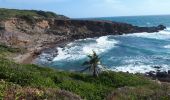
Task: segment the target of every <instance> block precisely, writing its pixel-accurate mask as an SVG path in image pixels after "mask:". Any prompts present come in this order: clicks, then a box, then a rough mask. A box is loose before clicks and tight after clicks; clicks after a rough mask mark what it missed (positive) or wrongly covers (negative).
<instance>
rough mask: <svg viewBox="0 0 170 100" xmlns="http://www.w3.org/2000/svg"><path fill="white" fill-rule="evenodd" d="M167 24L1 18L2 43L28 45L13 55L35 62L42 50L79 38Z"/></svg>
mask: <svg viewBox="0 0 170 100" xmlns="http://www.w3.org/2000/svg"><path fill="white" fill-rule="evenodd" d="M165 28H166V27H165V26H163V25H159V26H155V27H138V26H133V25H131V24H127V23H119V22H111V21H96V20H95V21H93V20H73V19H54V18H35V19H34V22H29V20H27V19H24V18H10V19H5V20H0V43H3V44H6V45H9V46H13V47H19V48H24V49H25V50H26V53H25V54H19V55H17V56H16V57H13V60H14V61H16V62H19V63H32V61H33V59H35V58H36V57H37V56H38V55H39V54H41V52H42V51H44V50H46V49H48V48H53V47H56V46H59V45H60V46H61V44H62V45H63V44H65V43H68V42H70V41H74V40H77V39H85V38H93V37H99V36H105V35H122V34H130V33H139V32H148V33H151V32H158V31H160V30H164V29H165Z"/></svg>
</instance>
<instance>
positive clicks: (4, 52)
mask: <svg viewBox="0 0 170 100" xmlns="http://www.w3.org/2000/svg"><path fill="white" fill-rule="evenodd" d="M24 52H25V50H24V49H21V48H14V47H9V46H6V45H4V44H0V57H1V58H2V57H3V58H5V57H7V56H8V57H9V55H11V54H17V53H24Z"/></svg>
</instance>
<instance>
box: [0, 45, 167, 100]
mask: <svg viewBox="0 0 170 100" xmlns="http://www.w3.org/2000/svg"><path fill="white" fill-rule="evenodd" d="M5 51H7V52H13V51H15V49H14V48H9V47H4V46H0V52H5ZM16 51H17V49H16ZM0 54H1V53H0ZM0 79H1V80H3V81H5V83H3V82H0V97H1V98H3V97H4V96H5V95H8V92H6V91H7V90H6V89H4V85H5V86H7V87H8V86H10V87H11V85H9V84H12V86H13V85H17V86H18V87H21V90H22V89H23V90H27V88H26V89H25V87H31V89H32V88H33V89H38V91H40V90H39V89H41V90H42V89H44V90H48V89H49V88H53V89H54V90H53V91H52V92H50V93H49V92H48V93H49V94H48V95H47V94H43V95H41V96H40V97H41V98H43V99H44V98H50V94H51V95H54V94H56V93H55V92H54V91H56V90H57V89H64V90H67V91H70V92H73V93H75V94H78V95H80V96H81V97H82V98H86V99H88V100H102V99H104V98H106V96H107V95H108V94H110V93H111V92H112V91H115V92H114V93H113V94H110V98H114V100H115V97H116V98H119V99H122V98H123V97H125V98H126V97H127V98H129V100H131V99H134V100H138V99H139V98H140V99H146V98H153V97H155V95H157V94H162V95H160V96H158V99H162V98H163V100H164V99H167V98H168V96H167V95H168V94H167V93H168V92H170V90H169V87H168V86H166V88H165V87H162V86H161V85H158V84H157V83H155V82H152V81H150V80H149V79H148V78H146V77H143V76H141V75H133V74H128V73H121V72H120V73H117V72H103V73H102V74H100V75H99V77H98V78H93V77H91V76H90V75H87V74H81V73H71V72H63V71H58V70H55V69H51V68H47V67H46V68H44V67H39V66H37V65H21V64H16V63H14V62H11V61H9V60H7V59H4V58H2V57H1V58H0ZM125 86H126V87H127V88H122V89H117V88H120V87H125ZM130 87H133V88H130ZM44 90H43V91H44ZM155 91H156V92H155ZM13 93H15V95H16V91H14V92H13ZM38 93H39V92H38ZM44 93H46V92H44ZM19 94H21V93H19ZM23 94H24V93H23ZM23 94H22V95H23ZM22 95H19V96H18V95H17V96H16V98H19V97H20V96H22ZM32 96H33V97H34V96H35V97H36V98H39V95H37V94H36V95H35V94H32ZM168 99H169V98H168ZM168 99H167V100H168ZM123 100H124V98H123Z"/></svg>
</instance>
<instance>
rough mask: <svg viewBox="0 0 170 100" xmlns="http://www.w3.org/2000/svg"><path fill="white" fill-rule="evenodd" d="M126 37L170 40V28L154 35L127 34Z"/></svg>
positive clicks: (145, 33)
mask: <svg viewBox="0 0 170 100" xmlns="http://www.w3.org/2000/svg"><path fill="white" fill-rule="evenodd" d="M124 36H133V37H143V38H151V39H160V40H162V39H170V28H167V29H165V30H162V31H159V32H154V33H147V32H142V33H133V34H127V35H124Z"/></svg>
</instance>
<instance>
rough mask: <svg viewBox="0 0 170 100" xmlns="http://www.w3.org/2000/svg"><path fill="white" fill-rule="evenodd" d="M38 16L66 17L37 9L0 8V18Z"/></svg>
mask: <svg viewBox="0 0 170 100" xmlns="http://www.w3.org/2000/svg"><path fill="white" fill-rule="evenodd" d="M24 16H27V17H28V16H30V17H40V18H66V17H65V16H63V15H57V14H55V13H53V12H49V11H46V12H45V11H37V10H17V9H5V8H0V19H5V18H16V17H24Z"/></svg>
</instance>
